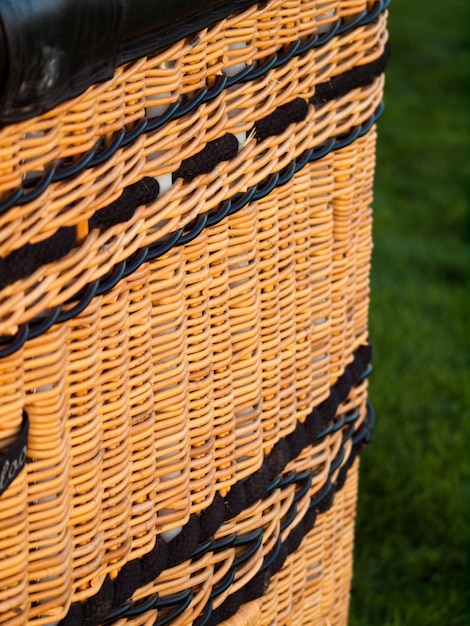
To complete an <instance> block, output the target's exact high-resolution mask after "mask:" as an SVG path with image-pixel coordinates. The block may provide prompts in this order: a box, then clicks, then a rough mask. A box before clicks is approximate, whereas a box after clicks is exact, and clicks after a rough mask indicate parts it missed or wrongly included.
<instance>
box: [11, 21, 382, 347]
mask: <svg viewBox="0 0 470 626" xmlns="http://www.w3.org/2000/svg"><path fill="white" fill-rule="evenodd" d="M384 19H385V18H384V17H383V16H382V17H381V18H380V19H379V20H378V21H377V22H375V23H373V24H371V25H369V26H367V27H364V28H362V29H354V30H352V31H351V34H350V35H349V36H348V37H346V36H344V37H337V38H333V39H332V40H331V42H330V44H327V46H328V47H331V48H332V49H331V53H330V54H326V52H325V50H324V49H323V48H321V49H313V50H312V51H311V52H310V53H309V54H306V55H305V56H303V57H298V58H294V59H292V60H291V61H290V62H289V63H287V64H286V65H285V66H282V67H280V68H279V69H278V70H272V71H271V72H269V73H268V74H267V75H266V77H265V78H264V79H263V80H262V81H253V82H251V83H247V84H243V85H240V86H238V87H234V88H232V89H231V90H228V91H224V92H222V93H221V94H220V96H219V97H218V98H216V99H215V100H213V101H212V102H211V103H210V104H208V105H204V106H203V107H199V108H198V109H197V110H196V111H194V112H193V114H191V115H188V116H186V117H184V118H183V119H179V120H175V121H173V122H170V123H169V124H167V125H165V126H164V127H162V129H160V130H157V131H155V132H154V133H151V134H148V135H145V136H141V137H140V138H139V139H138V140H137V141H135V142H134V143H132V144H130V145H129V146H127V147H126V148H125V149H120V150H118V151H117V152H116V153H115V154H114V155H113V156H112V157H111V158H110V159H108V160H107V161H105V162H104V163H103V164H102V165H101V166H100V167H97V168H94V169H92V170H85V171H83V172H82V173H80V174H79V175H77V176H75V177H74V178H73V179H72V180H70V181H69V180H65V181H64V182H61V183H52V184H50V185H49V186H48V187H47V188H46V189H45V191H44V192H43V193H42V194H41V195H40V196H39V197H38V198H36V199H35V200H33V201H32V202H29V203H27V204H26V205H24V206H22V207H18V208H17V209H15V211H13V212H12V211H9V212H7V213H6V214H5V215H3V216H2V217H0V227H1V230H0V232H1V235H0V255H4V254H5V253H7V252H11V251H12V250H15V249H18V248H20V247H21V246H24V245H25V244H26V243H28V242H32V243H34V242H36V241H41V240H43V239H45V238H47V237H50V236H51V235H53V234H54V233H55V232H56V231H57V229H58V228H60V227H61V226H64V225H67V226H72V225H75V226H76V228H77V232H79V233H80V237H79V239H80V240H81V243H80V245H79V246H76V247H75V248H74V250H73V251H72V252H71V253H70V254H69V255H67V257H66V258H65V259H64V262H63V263H62V264H61V265H57V264H49V265H48V266H46V267H43V268H41V269H40V270H38V271H37V272H36V273H34V274H33V275H32V276H31V277H30V278H28V279H26V280H25V281H20V282H18V283H15V284H14V285H11V286H8V287H7V288H6V289H5V290H4V291H3V293H2V294H1V296H0V335H2V334H13V333H14V332H15V331H16V328H17V326H18V324H21V323H24V322H27V321H29V320H31V319H32V317H34V316H35V315H38V314H39V313H41V312H42V311H44V310H46V309H48V308H52V307H55V306H57V305H60V304H62V303H64V302H65V301H66V300H67V298H69V297H70V296H73V295H74V294H76V293H77V292H78V291H79V290H80V289H81V288H82V287H83V286H84V285H85V284H86V283H87V282H90V281H92V280H95V279H96V278H98V277H100V276H103V275H105V274H106V273H107V272H108V271H109V270H110V269H111V268H112V266H113V265H114V264H115V263H118V262H119V261H122V260H124V259H126V258H128V257H129V256H130V255H131V254H132V253H133V252H134V251H135V250H136V249H138V248H139V247H142V246H145V245H149V244H151V243H152V242H154V241H155V240H156V239H157V238H161V237H162V236H164V235H165V234H166V233H170V232H172V231H174V230H176V229H178V228H181V227H184V226H185V225H186V224H188V223H189V222H190V221H191V220H192V219H194V218H195V217H196V216H197V215H199V214H200V213H201V212H204V211H209V210H211V209H213V208H214V207H215V206H217V205H218V204H219V203H220V202H222V201H223V200H225V199H227V198H230V197H232V196H233V195H234V194H236V193H237V192H239V191H245V190H246V189H247V188H249V187H250V186H251V185H253V184H256V183H257V182H259V181H261V180H262V179H263V178H265V177H266V176H267V175H268V174H269V173H272V172H273V171H277V170H279V169H280V168H282V167H283V166H285V165H286V164H287V163H289V161H291V160H292V159H293V158H294V157H296V156H299V155H300V154H301V153H302V152H303V151H304V150H305V149H306V148H309V147H312V146H314V145H319V144H321V143H322V141H324V140H325V139H327V138H329V137H332V136H335V135H338V134H340V133H342V132H347V131H348V130H349V128H351V126H354V125H356V124H359V123H361V122H363V121H364V120H366V119H367V118H369V117H370V116H371V114H372V113H373V111H375V110H376V108H377V107H378V105H379V103H380V100H381V93H382V80H381V79H378V80H377V81H376V82H374V83H373V84H372V85H371V86H369V87H367V88H364V89H360V90H354V91H353V92H352V93H350V94H347V95H346V96H344V97H343V98H341V100H340V101H339V102H332V103H330V104H328V105H326V106H325V107H322V108H321V109H319V110H315V109H314V108H313V107H312V106H311V107H310V110H309V113H308V116H307V118H306V120H305V121H304V122H302V123H301V124H299V125H298V128H297V129H296V130H295V132H293V131H292V129H289V130H288V131H286V132H285V133H284V134H283V135H282V136H281V137H273V138H271V139H270V140H267V141H265V142H262V143H257V142H256V141H255V140H254V139H251V140H249V141H247V142H246V143H245V144H244V146H243V148H242V149H241V150H240V152H239V155H238V157H237V158H236V159H233V160H232V161H229V162H226V163H223V164H220V165H219V166H217V168H216V169H215V170H214V172H212V173H210V174H207V175H204V176H202V177H198V178H197V179H196V180H195V181H193V182H192V183H190V184H188V185H183V184H182V181H181V180H179V181H178V182H176V183H175V184H174V185H173V186H172V188H171V189H170V190H169V191H168V192H167V193H166V194H163V195H162V196H161V197H160V198H159V199H158V200H157V201H156V202H155V203H153V204H151V205H150V206H148V207H145V208H142V209H141V210H139V211H137V212H136V214H135V215H134V218H133V219H132V220H130V222H129V223H126V224H125V225H124V224H120V225H118V226H115V227H113V228H111V229H109V230H107V231H106V232H105V233H102V234H99V233H97V232H96V231H93V232H91V233H89V234H88V235H86V233H87V232H88V226H87V222H88V219H89V218H90V217H91V216H92V215H93V213H94V212H95V211H96V210H97V209H99V208H101V207H103V206H106V205H107V204H109V203H110V202H111V201H112V200H115V199H116V197H117V196H118V195H119V193H120V190H121V189H122V187H123V186H127V185H129V184H131V183H133V182H135V181H136V180H139V179H140V178H141V177H142V175H144V174H145V175H151V176H160V175H163V174H167V173H171V172H175V171H176V170H177V169H178V167H179V165H180V163H181V161H182V160H183V159H184V158H187V157H188V156H189V155H190V154H194V153H196V152H198V151H199V150H200V149H201V148H202V147H203V146H204V145H205V144H206V142H207V141H210V140H213V139H215V138H217V137H220V136H221V135H223V134H224V133H226V132H239V131H243V130H245V131H246V130H248V131H250V130H251V129H252V127H253V124H254V122H255V121H256V120H258V119H260V118H262V117H263V116H265V115H267V114H269V113H271V112H272V111H273V110H275V109H276V107H278V106H279V105H281V104H284V103H286V102H288V101H290V100H291V99H292V97H293V95H300V96H302V97H305V98H309V97H311V96H312V95H313V94H314V90H315V84H316V83H319V82H323V81H325V80H327V79H328V78H329V77H330V76H331V75H334V74H335V73H338V72H340V71H344V70H346V69H348V68H350V67H352V66H353V65H357V59H358V57H359V58H360V59H361V62H364V63H365V62H367V61H370V60H372V59H375V58H377V57H378V56H380V54H381V53H382V52H383V46H384V44H385V41H386V35H385V30H384V26H385V22H384ZM358 31H361V32H358ZM348 39H349V40H350V41H347V40H348ZM346 43H347V45H346ZM333 44H336V45H335V46H333ZM339 46H341V50H343V49H344V50H346V51H349V56H348V54H347V53H344V54H339V53H338V47H339ZM320 51H321V55H322V56H321V57H320V59H321V60H320V62H319V61H318V57H319V54H320ZM343 56H346V58H345V59H344V62H341V61H342V59H343ZM332 57H334V58H335V59H336V57H338V60H335V62H332V61H331V58H332ZM142 71H143V72H145V71H147V72H148V73H149V74H150V75H151V74H152V71H151V69H148V68H146V67H144V68H143V69H142ZM165 72H168V70H165ZM162 101H164V99H162ZM159 102H160V100H159ZM114 108H116V107H114ZM201 109H202V110H201ZM87 110H92V107H89V109H87ZM235 113H236V115H235V116H234V114H235ZM140 114H141V115H144V114H145V108H144V107H143V106H141V109H140ZM240 120H243V123H241V124H240ZM132 121H133V120H132V119H131V120H129V121H128V120H127V119H126V118H124V120H123V121H122V124H121V126H120V128H122V127H123V125H124V124H128V123H131V122H132ZM30 123H32V122H30ZM38 123H39V122H38ZM53 123H55V124H56V123H57V121H56V120H53ZM87 127H88V126H87ZM107 129H108V132H111V129H112V127H111V128H110V127H109V126H108V127H107ZM4 132H12V130H11V128H10V127H9V128H7V129H4ZM31 132H35V131H31ZM77 133H79V131H76V132H74V134H73V136H77ZM46 136H47V134H46ZM293 137H294V138H295V139H294V141H292V139H293ZM35 140H37V138H36V139H35ZM6 141H7V143H8V150H11V149H12V138H11V137H8V138H7V139H6ZM15 145H16V144H15ZM87 147H88V146H87ZM15 150H16V147H15ZM81 152H82V153H83V150H81ZM40 153H41V154H47V155H51V154H54V150H52V148H51V146H49V145H47V144H42V145H41V146H40ZM23 161H24V159H23ZM5 162H6V163H8V159H6V161H5ZM26 166H27V167H28V171H31V169H32V168H33V167H34V168H35V167H36V166H33V165H32V164H31V162H30V161H29V162H28V163H27V164H26ZM22 167H23V166H20V165H18V166H17V167H16V168H15V172H17V173H18V172H19V173H20V174H19V175H20V180H21V177H23V176H24V175H25V174H24V172H22V171H21V170H22ZM275 168H277V169H275ZM7 178H8V176H3V177H0V180H2V179H3V180H6V179H7ZM20 180H17V184H19V183H20ZM45 216H47V218H46V217H45ZM90 256H94V258H95V259H96V262H95V264H94V266H93V267H90V264H89V261H88V259H89V258H90Z"/></svg>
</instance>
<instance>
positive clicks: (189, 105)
mask: <svg viewBox="0 0 470 626" xmlns="http://www.w3.org/2000/svg"><path fill="white" fill-rule="evenodd" d="M389 3H390V0H379V1H378V2H377V3H376V5H375V6H374V7H373V9H372V10H371V11H369V12H366V11H365V12H363V13H361V14H359V15H358V16H356V17H355V18H354V19H353V20H350V21H347V22H343V21H342V20H339V21H338V22H337V23H336V24H335V25H334V26H333V28H332V29H331V30H330V31H329V32H328V33H324V34H322V35H314V36H313V37H311V38H309V39H308V40H307V41H296V42H295V43H293V44H292V45H290V46H288V47H286V48H283V49H282V50H279V51H278V52H276V53H274V54H272V55H271V56H269V57H267V58H265V59H261V60H260V61H258V62H257V63H256V64H255V65H251V66H248V67H246V68H245V69H244V70H242V71H241V72H240V73H239V74H237V75H235V76H230V77H229V76H225V75H224V76H220V77H218V79H217V81H216V82H215V84H214V85H213V86H211V87H204V88H203V89H202V90H200V91H199V92H197V93H195V94H192V95H187V96H185V97H184V98H182V99H180V100H179V101H178V102H175V103H174V104H173V105H172V106H170V107H169V108H168V109H167V110H166V111H165V112H164V113H162V115H160V116H158V117H155V118H152V119H148V120H147V119H146V118H143V119H141V120H139V121H138V122H137V123H136V125H135V126H133V127H132V128H130V129H128V130H126V129H124V128H123V129H121V130H120V131H118V132H117V133H115V134H114V136H113V138H112V139H111V141H107V142H106V144H104V143H103V141H102V140H99V141H97V143H96V144H95V146H94V147H93V148H92V149H91V150H89V151H88V152H86V153H85V154H83V155H79V156H78V157H74V159H73V162H69V161H67V160H64V159H56V160H55V161H54V163H52V164H51V165H50V167H49V168H47V170H46V171H45V172H44V175H43V176H42V177H41V179H39V180H34V179H28V180H27V181H26V182H25V183H24V184H23V186H21V187H18V188H17V189H16V190H15V191H14V192H12V193H11V194H10V196H9V197H7V198H4V199H3V200H2V201H1V202H0V215H3V214H4V213H5V212H7V211H8V210H9V209H10V208H12V207H14V206H18V205H23V204H26V203H28V202H31V201H33V200H34V199H35V198H37V197H38V196H40V195H41V194H42V193H44V191H45V190H46V189H47V187H48V186H49V185H50V184H51V183H53V182H59V181H62V180H66V179H70V178H73V177H75V176H77V175H78V174H80V173H81V172H82V171H84V170H86V169H90V168H93V167H97V166H99V165H101V164H102V163H103V162H104V161H106V160H107V159H109V158H110V157H111V156H112V155H113V154H114V153H115V152H117V150H119V149H120V148H125V147H126V146H128V145H130V144H132V143H134V142H135V141H136V140H137V139H138V138H139V137H140V136H141V135H142V134H145V133H149V132H152V131H154V130H156V129H158V128H161V127H162V126H164V125H165V124H167V123H168V122H170V121H171V120H175V119H180V118H182V117H184V116H186V115H187V114H188V113H190V112H191V111H193V110H194V109H195V108H196V107H198V106H200V105H202V104H204V103H207V102H211V101H212V100H214V99H215V98H216V97H217V96H219V94H220V93H221V92H222V91H223V90H224V89H227V88H229V87H232V86H233V85H235V84H238V83H242V82H248V81H251V80H256V79H259V78H261V77H262V76H264V75H265V74H266V73H267V72H268V71H269V70H271V69H273V68H279V67H282V66H283V65H285V64H286V63H287V62H288V61H290V59H292V58H293V57H294V56H301V55H303V54H305V53H306V52H308V51H309V50H311V49H313V48H317V47H320V46H323V45H324V44H325V43H327V42H328V41H329V40H330V39H332V38H333V37H335V36H339V35H341V34H344V33H347V32H348V31H350V30H352V29H354V28H357V27H360V26H365V25H367V24H370V23H372V22H374V21H375V20H376V19H377V18H378V16H379V15H380V14H381V13H382V12H383V11H385V10H386V9H387V7H388V5H389ZM373 63H375V61H374V62H372V64H373ZM372 64H371V65H372ZM368 65H369V64H367V65H364V66H362V67H364V68H366V67H367V66H368ZM346 73H347V72H346ZM328 82H330V81H328ZM357 86H359V85H357ZM319 87H320V88H321V86H320V85H319Z"/></svg>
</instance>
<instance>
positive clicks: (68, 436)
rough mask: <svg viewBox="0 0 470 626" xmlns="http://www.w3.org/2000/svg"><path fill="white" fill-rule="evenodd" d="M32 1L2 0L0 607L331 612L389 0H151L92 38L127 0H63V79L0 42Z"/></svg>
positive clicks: (337, 597)
mask: <svg viewBox="0 0 470 626" xmlns="http://www.w3.org/2000/svg"><path fill="white" fill-rule="evenodd" d="M139 2H140V5H139V6H141V8H142V7H143V6H144V4H145V3H143V2H141V0H139ZM139 2H136V4H135V5H134V9H135V10H137V5H138V4H139ZM31 4H32V3H26V2H23V1H22V0H18V3H17V4H15V3H10V2H9V1H7V0H0V21H1V24H0V26H1V27H0V32H3V33H4V37H3V40H2V37H0V50H1V48H2V46H5V47H6V49H7V52H8V56H7V57H4V58H2V59H1V60H0V71H4V72H5V74H4V80H2V81H0V85H2V87H3V95H2V100H1V101H0V107H2V108H0V121H1V123H2V127H1V129H0V559H1V564H0V623H1V624H11V625H17V624H35V625H38V626H39V625H46V624H47V625H52V624H57V623H61V624H84V625H87V626H90V625H92V624H116V625H119V626H124V625H125V624H135V625H143V624H145V625H150V624H157V625H158V626H163V625H166V624H171V625H179V626H189V625H191V624H194V625H195V626H213V625H215V624H221V623H224V624H225V625H226V626H229V625H230V626H254V625H259V624H262V625H268V624H269V625H274V624H292V625H294V624H295V625H300V624H304V625H306V626H315V625H322V626H324V625H326V624H329V625H330V626H333V625H337V626H340V625H342V626H345V624H346V623H347V613H348V600H349V588H350V581H351V569H352V565H351V563H352V561H351V560H352V546H353V525H354V511H355V500H356V491H357V461H356V457H357V454H358V452H359V451H360V449H361V448H362V446H363V444H364V443H365V442H367V441H368V440H369V437H370V430H371V426H372V421H373V415H372V412H371V410H370V407H368V405H367V379H366V375H367V373H368V370H369V362H370V358H371V349H370V345H369V343H368V329H367V314H368V295H369V263H370V253H371V197H372V182H373V174H374V146H375V122H376V120H377V118H378V116H379V115H380V113H381V100H382V90H383V71H384V67H385V63H386V59H387V56H388V44H387V32H386V13H387V11H386V9H387V1H385V0H379V2H373V1H371V0H270V1H269V2H267V3H262V4H254V3H253V2H249V1H246V0H245V1H237V0H235V2H231V3H228V2H223V1H222V2H211V1H210V0H208V1H207V2H205V3H204V2H202V3H200V4H201V6H200V7H198V8H197V11H196V10H195V9H193V12H192V13H191V11H189V9H186V11H187V12H186V13H184V12H183V14H181V15H180V16H179V17H178V19H177V20H176V18H173V19H174V20H176V21H174V22H173V23H172V24H170V22H171V16H170V17H168V15H167V14H165V11H167V13H168V6H170V5H169V3H167V6H166V8H165V6H164V5H165V3H160V9H161V10H160V9H159V7H158V6H157V5H159V3H158V2H154V3H152V2H147V7H148V12H149V14H148V16H147V19H146V20H145V27H146V28H145V32H143V33H141V32H140V31H139V29H137V30H136V32H135V33H134V32H133V33H131V34H132V37H131V36H130V35H129V36H127V35H126V37H124V35H123V34H122V33H124V32H125V28H124V27H123V23H121V24H120V26H119V28H118V26H116V24H115V23H114V22H113V21H112V20H111V22H112V28H111V27H109V28H108V26H109V24H108V22H109V20H108V22H106V24H107V28H108V30H106V29H104V27H103V32H105V34H103V37H102V38H99V37H98V38H97V39H99V45H98V44H96V42H93V41H91V40H92V39H93V36H92V35H89V34H87V35H86V36H87V37H88V39H84V37H85V35H84V33H89V32H94V33H95V35H96V34H99V33H101V26H100V22H99V20H97V21H96V23H94V22H93V19H94V18H95V17H96V15H95V14H94V13H93V12H94V11H95V9H96V10H98V8H99V7H104V9H103V11H104V12H106V11H108V9H109V7H111V5H112V6H113V7H114V9H113V11H114V10H115V7H117V6H118V5H119V6H120V7H121V8H123V7H124V9H126V6H127V4H129V2H128V1H127V4H126V1H125V0H120V2H116V3H114V2H106V1H105V0H100V2H95V3H93V2H91V3H86V2H81V3H79V2H76V5H77V6H78V5H82V6H83V7H84V9H86V11H88V13H87V14H86V16H85V17H86V19H85V18H83V19H81V21H80V20H78V19H77V20H76V32H78V35H76V36H75V39H74V38H73V37H71V38H70V41H69V39H68V38H67V39H66V38H62V39H63V40H64V41H61V42H59V44H60V45H63V46H67V45H69V47H70V49H71V50H72V49H74V47H75V57H74V59H75V60H74V63H75V65H73V64H71V63H69V61H67V63H69V65H67V67H66V70H67V72H68V73H67V72H66V71H65V70H64V69H63V67H62V66H61V65H60V63H61V62H62V59H63V58H64V59H69V56H67V55H70V54H71V52H70V50H65V48H64V50H65V52H64V53H63V54H62V53H61V52H60V48H59V53H57V50H56V48H54V45H53V43H54V42H52V43H51V41H50V40H49V39H48V40H47V46H46V45H44V46H42V48H41V51H42V52H41V54H42V56H41V55H40V58H39V60H38V59H37V58H36V56H34V55H33V57H27V56H26V55H24V54H23V55H22V54H20V51H21V50H22V48H21V46H24V47H26V48H28V46H29V47H30V48H31V50H33V51H34V49H35V45H36V44H35V43H34V42H36V39H35V36H37V37H46V38H53V37H56V36H57V33H58V32H59V33H60V32H61V30H60V28H56V26H57V24H59V26H60V27H61V28H62V27H63V25H64V24H69V23H68V22H67V20H70V19H72V20H74V19H76V15H75V14H74V12H73V11H72V15H70V11H69V12H68V13H67V12H66V11H65V9H64V11H63V12H62V13H61V10H62V8H63V7H66V8H67V10H68V9H70V6H73V3H72V4H70V3H67V1H66V0H60V2H59V1H58V2H57V8H58V11H57V14H56V15H55V16H52V15H50V12H49V13H48V12H47V11H46V8H47V7H46V5H48V3H47V2H42V0H41V1H40V2H37V3H36V5H37V7H38V9H37V15H35V16H34V19H28V20H26V18H25V17H24V15H23V14H22V12H21V10H20V8H21V7H22V6H23V5H24V6H26V5H28V6H30V5H31ZM174 4H175V6H177V7H179V8H180V9H181V6H183V5H185V3H184V2H183V1H182V0H175V2H174ZM186 4H187V3H186ZM124 5H126V6H124ZM154 5H155V6H154ZM180 5H181V6H180ZM41 6H42V7H45V8H44V10H43V12H42V13H41ZM185 6H186V5H185ZM152 7H153V8H152ZM161 7H163V8H161ZM128 8H129V7H128V6H127V9H128ZM124 9H123V12H122V14H121V13H120V14H119V15H118V14H116V15H117V16H118V17H119V16H120V19H121V21H122V20H124V17H125V16H126V15H127V18H129V15H131V14H130V13H126V11H124ZM127 9H126V10H127ZM35 10H36V9H35ZM181 10H183V9H181ZM109 11H111V9H109ZM152 11H153V13H152ZM159 11H160V13H159ZM144 13H145V12H143V13H142V16H140V17H139V16H138V17H139V19H142V20H144V19H145V15H144ZM163 14H165V15H166V17H164V15H163ZM103 15H104V13H103ZM116 15H115V14H114V13H113V15H112V16H111V17H112V18H113V20H115V21H116V20H117V17H116ZM162 15H163V17H162ZM64 16H65V17H64ZM108 17H109V15H108ZM134 17H135V16H134ZM134 17H133V19H134ZM22 19H23V20H24V23H22V22H21V20H22ZM103 19H104V18H103ZM106 19H108V18H106ZM109 19H111V18H109ZM129 19H130V18H129ZM48 20H52V21H54V20H55V22H54V24H51V27H50V28H43V26H44V24H46V25H47V23H48ZM61 20H62V21H61ZM87 20H88V21H87ZM135 21H136V19H134V22H135ZM18 24H19V27H18ZM125 25H126V24H124V26H125ZM53 26H54V27H53ZM127 26H128V25H127ZM35 28H37V30H36V31H35ZM64 28H65V26H64ZM129 28H130V27H129ZM135 28H137V27H135ZM80 29H82V30H80ZM90 29H91V31H90ZM93 29H94V31H93ZM67 32H68V31H67ZM70 32H72V31H70ZM73 32H75V31H73ZM126 32H127V31H126ZM18 33H20V35H21V37H23V39H21V37H20V35H19V34H18ZM80 33H81V34H80ZM116 33H121V39H119V38H118V37H117V35H116ZM23 35H24V36H23ZM26 35H28V37H26ZM80 37H82V46H83V47H82V48H81V49H80V50H79V53H77V50H76V46H77V38H78V39H79V40H80ZM18 38H20V39H21V42H20V43H18ZM95 38H96V36H95ZM59 39H60V37H59ZM111 39H112V41H113V52H112V54H110V55H108V56H107V57H106V59H105V60H106V63H104V61H103V63H97V60H96V54H97V52H96V51H97V50H98V52H100V50H99V48H100V46H101V47H102V46H104V45H105V44H106V42H108V43H109V41H111ZM118 39H119V40H118ZM108 40H109V41H108ZM30 41H31V42H33V43H34V45H33V43H31V45H30ZM59 44H57V45H59ZM93 46H95V48H93ZM97 46H98V47H97ZM51 50H52V52H51ZM54 50H55V52H54ZM90 50H91V52H90ZM101 52H102V51H101ZM56 53H57V54H56ZM92 53H93V54H92ZM61 54H62V56H61ZM48 55H49V56H48ZM93 55H94V56H93ZM32 58H33V59H36V61H37V63H36V61H34V63H33V61H32V60H31V59H32ZM28 63H33V70H34V71H35V74H34V75H33V74H32V71H33V70H31V68H30V66H29V65H28ZM64 63H65V62H64ZM22 64H23V65H22ZM72 65H73V67H72ZM12 68H13V69H12ZM67 68H68V69H67ZM71 68H72V69H71ZM54 72H55V73H54ZM64 72H65V73H64ZM18 76H19V78H18Z"/></svg>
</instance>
